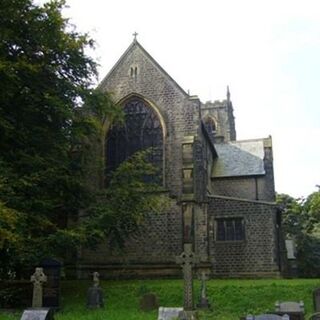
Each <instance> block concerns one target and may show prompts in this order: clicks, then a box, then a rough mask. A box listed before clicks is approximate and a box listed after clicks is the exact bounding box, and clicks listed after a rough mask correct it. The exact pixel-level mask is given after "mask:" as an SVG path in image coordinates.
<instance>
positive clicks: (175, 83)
mask: <svg viewBox="0 0 320 320" xmlns="http://www.w3.org/2000/svg"><path fill="white" fill-rule="evenodd" d="M136 48H139V49H140V50H141V52H142V53H143V54H144V55H145V56H146V57H147V58H148V59H149V60H150V61H151V63H152V64H154V65H155V66H156V68H157V69H158V70H159V71H160V72H161V73H162V74H163V75H164V76H165V77H166V78H168V79H169V81H170V82H172V83H173V85H174V86H175V87H176V88H178V89H179V90H180V91H181V93H182V94H183V95H185V96H186V97H188V96H189V95H188V94H187V93H186V92H185V91H184V90H183V89H182V88H181V87H180V86H179V84H178V83H177V82H176V81H175V80H174V79H173V78H172V77H171V76H170V75H169V74H168V73H167V72H166V71H165V70H164V69H163V68H162V67H161V66H160V64H159V63H158V62H157V61H156V60H155V59H154V58H153V57H152V56H151V55H150V54H149V53H148V52H147V51H146V50H145V49H144V48H143V46H142V45H141V44H140V43H139V42H138V41H137V40H136V39H134V40H133V42H132V43H131V44H130V46H129V47H128V49H127V50H126V51H125V52H124V53H123V55H122V56H121V57H120V59H119V60H118V61H117V63H116V64H115V65H114V66H113V67H112V69H111V70H110V71H109V72H108V74H107V75H106V76H105V77H104V78H103V80H102V81H101V82H100V84H99V86H98V87H99V88H100V87H104V86H105V83H106V82H107V80H108V78H110V77H111V75H112V74H113V73H114V71H115V70H116V69H117V68H119V67H120V65H121V64H122V62H123V61H124V60H125V59H126V58H127V57H128V56H129V55H130V54H131V53H132V51H133V50H134V49H136Z"/></svg>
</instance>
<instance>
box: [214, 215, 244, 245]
mask: <svg viewBox="0 0 320 320" xmlns="http://www.w3.org/2000/svg"><path fill="white" fill-rule="evenodd" d="M216 226H217V228H216V232H217V235H216V240H217V241H241V240H244V239H245V230H244V221H243V218H226V219H216Z"/></svg>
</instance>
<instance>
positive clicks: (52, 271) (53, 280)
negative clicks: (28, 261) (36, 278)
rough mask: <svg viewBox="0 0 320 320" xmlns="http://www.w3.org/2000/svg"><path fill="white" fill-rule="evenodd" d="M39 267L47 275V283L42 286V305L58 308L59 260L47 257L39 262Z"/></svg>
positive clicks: (60, 265)
mask: <svg viewBox="0 0 320 320" xmlns="http://www.w3.org/2000/svg"><path fill="white" fill-rule="evenodd" d="M41 267H42V268H43V270H44V273H45V274H46V276H47V283H46V285H45V286H44V288H43V306H44V307H47V308H54V309H58V308H59V307H60V274H61V267H62V264H61V262H60V261H58V260H56V259H52V258H47V259H45V260H43V261H42V262H41Z"/></svg>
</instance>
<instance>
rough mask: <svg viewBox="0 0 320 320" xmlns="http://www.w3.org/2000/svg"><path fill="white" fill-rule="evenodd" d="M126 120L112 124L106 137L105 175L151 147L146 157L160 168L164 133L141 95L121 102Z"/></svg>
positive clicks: (154, 113) (157, 118)
mask: <svg viewBox="0 0 320 320" xmlns="http://www.w3.org/2000/svg"><path fill="white" fill-rule="evenodd" d="M123 110H124V113H125V121H124V124H122V125H115V126H113V127H112V128H111V129H110V130H109V132H108V134H107V138H106V148H105V150H106V174H107V175H109V174H110V173H111V172H112V171H113V170H115V169H116V168H117V167H118V166H119V164H120V163H121V162H123V161H124V160H126V159H128V158H129V157H130V156H132V155H133V154H134V153H135V152H137V151H140V150H146V149H151V152H150V156H149V160H150V161H151V162H152V163H153V164H154V165H155V166H157V167H158V168H159V169H160V172H161V169H162V158H163V132H162V126H161V122H160V119H159V117H158V115H157V114H156V112H155V111H154V110H153V109H152V108H151V107H150V106H149V105H148V104H147V103H146V102H145V101H144V100H142V99H141V98H139V97H133V98H131V99H129V100H128V101H127V102H125V104H124V108H123Z"/></svg>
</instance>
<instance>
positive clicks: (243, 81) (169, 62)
mask: <svg viewBox="0 0 320 320" xmlns="http://www.w3.org/2000/svg"><path fill="white" fill-rule="evenodd" d="M67 4H68V5H69V7H70V8H68V9H65V10H64V15H65V16H67V17H70V18H71V22H72V23H73V24H75V25H76V26H77V29H78V30H79V31H82V32H89V33H90V35H91V36H92V37H93V38H94V39H95V40H96V42H97V48H96V51H95V52H94V53H93V54H94V56H95V57H96V58H98V59H99V63H100V68H99V71H100V80H101V79H102V78H103V77H104V76H105V75H106V73H107V72H108V71H109V70H110V69H111V67H112V66H113V65H114V64H115V63H116V61H117V60H118V59H119V57H120V56H121V55H122V53H123V52H124V51H125V50H126V49H127V47H128V46H129V45H130V44H131V42H132V39H133V37H132V34H133V33H134V32H138V37H137V39H138V41H139V42H140V43H141V44H142V46H143V47H144V48H145V49H146V50H147V51H148V52H149V53H150V54H151V55H152V56H153V58H154V59H155V60H156V61H157V62H158V63H159V64H160V65H161V66H162V67H163V68H164V69H165V70H166V71H167V72H168V73H169V74H170V75H171V76H172V77H173V78H174V79H175V80H176V81H177V82H178V83H179V85H180V86H181V87H182V88H183V89H185V90H186V91H188V90H189V91H190V94H192V95H198V96H199V98H200V100H201V101H203V102H206V101H208V100H212V101H213V100H220V99H224V98H225V96H226V86H227V85H229V87H230V91H231V100H232V101H233V106H234V114H235V117H236V129H237V138H238V139H252V138H262V137H267V136H269V135H271V136H272V138H273V152H274V168H275V183H276V191H277V192H279V193H288V194H290V195H292V196H294V197H300V196H306V195H308V194H310V193H311V192H313V191H315V190H316V187H315V186H316V184H320V90H319V89H320V1H319V0H314V1H313V0H303V1H302V0H301V1H295V0H268V1H260V0H241V1H239V0H197V1H195V0H183V1H182V0H158V1H154V0H114V1H103V0H90V1H88V0H67Z"/></svg>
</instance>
